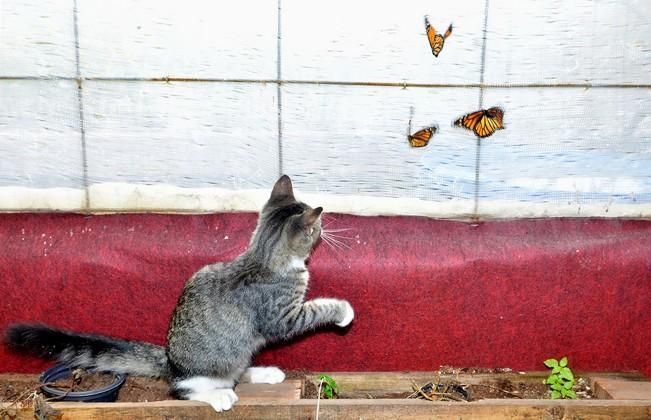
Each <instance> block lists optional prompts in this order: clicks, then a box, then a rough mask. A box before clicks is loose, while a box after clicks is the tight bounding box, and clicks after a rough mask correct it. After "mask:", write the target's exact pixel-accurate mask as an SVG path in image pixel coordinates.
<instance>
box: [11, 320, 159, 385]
mask: <svg viewBox="0 0 651 420" xmlns="http://www.w3.org/2000/svg"><path fill="white" fill-rule="evenodd" d="M4 341H5V344H6V345H7V347H9V348H10V349H11V350H13V351H14V352H17V353H21V354H29V355H33V356H37V357H40V358H43V359H49V360H51V359H55V360H58V361H60V362H64V363H67V364H69V365H71V366H74V367H81V368H93V369H97V370H100V371H107V372H116V373H127V374H131V375H137V376H150V377H166V376H167V374H168V363H167V355H166V354H165V348H164V347H161V346H156V345H154V344H149V343H142V342H136V341H127V340H118V339H114V338H109V337H104V336H100V335H92V334H78V333H74V332H70V331H65V330H61V329H57V328H52V327H49V326H47V325H43V324H14V325H11V326H10V327H9V328H8V329H7V331H6V333H5V340H4Z"/></svg>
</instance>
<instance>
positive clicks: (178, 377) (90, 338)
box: [5, 175, 354, 411]
mask: <svg viewBox="0 0 651 420" xmlns="http://www.w3.org/2000/svg"><path fill="white" fill-rule="evenodd" d="M322 210H323V209H322V208H321V207H317V208H315V209H313V208H311V207H309V206H308V205H307V204H304V203H301V202H299V201H297V200H296V199H295V198H294V193H293V190H292V183H291V180H290V179H289V177H288V176H286V175H285V176H283V177H281V178H280V179H279V180H278V181H277V182H276V184H275V186H274V188H273V191H272V192H271V197H270V198H269V201H268V202H267V203H266V204H265V206H264V208H263V209H262V211H261V212H260V216H259V219H258V224H257V227H256V229H255V232H254V233H253V237H252V238H251V242H250V245H249V248H248V250H247V251H245V252H244V253H243V254H242V255H240V256H239V257H237V258H236V259H235V260H233V261H231V262H225V263H221V262H220V263H215V264H212V265H208V266H206V267H204V268H202V269H201V270H199V271H198V272H197V273H195V274H194V275H193V276H192V277H191V278H190V280H189V281H188V282H187V283H186V285H185V288H184V290H183V293H182V294H181V297H180V298H179V301H178V303H177V306H176V308H175V310H174V314H173V316H172V320H171V323H170V327H169V331H168V335H167V347H160V346H156V345H153V344H149V343H141V342H133V341H126V340H118V339H113V338H108V337H103V336H98V335H88V334H77V333H73V332H69V331H64V330H59V329H55V328H51V327H48V326H45V325H30V324H15V325H13V326H11V327H9V329H8V330H7V333H6V337H5V341H6V343H7V345H8V346H9V347H10V348H12V349H13V350H15V351H17V352H22V353H29V354H33V355H36V356H39V357H43V358H48V359H57V360H59V361H62V362H66V363H69V364H72V365H74V366H78V367H85V368H96V369H99V370H103V371H112V372H120V373H129V374H133V375H141V376H152V377H164V378H167V379H168V380H169V382H170V384H171V389H172V392H173V393H174V394H175V395H176V396H177V397H180V398H183V399H190V400H197V401H203V402H206V403H208V404H210V405H211V406H212V407H213V408H214V409H215V410H216V411H222V410H228V409H230V408H231V407H232V406H233V404H234V403H235V402H236V401H237V395H235V392H233V387H234V385H235V383H236V382H238V381H241V382H254V383H279V382H282V381H283V380H284V378H285V374H284V373H283V372H282V371H281V370H280V369H278V368H275V367H250V364H251V360H252V358H253V356H254V355H255V354H256V352H258V350H260V349H261V348H262V347H263V346H264V345H266V344H268V343H272V342H277V341H280V340H284V339H286V338H288V337H291V336H294V335H297V334H301V333H303V332H305V331H307V330H312V329H314V328H316V327H318V326H321V325H326V324H335V325H338V326H340V327H345V326H347V325H348V324H350V323H351V321H352V320H353V317H354V313H353V309H352V307H351V306H350V304H349V303H348V302H347V301H344V300H337V299H323V298H322V299H314V300H311V301H307V302H305V301H304V297H305V292H306V290H307V285H308V279H309V274H308V271H307V268H306V266H305V260H306V259H307V258H308V256H309V255H310V252H311V250H312V247H313V246H314V244H315V243H316V242H317V241H318V239H319V236H320V234H321V217H320V216H321V211H322Z"/></svg>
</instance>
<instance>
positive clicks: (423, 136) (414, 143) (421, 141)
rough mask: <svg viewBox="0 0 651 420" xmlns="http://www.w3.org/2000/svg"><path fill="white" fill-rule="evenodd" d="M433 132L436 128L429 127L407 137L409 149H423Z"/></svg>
mask: <svg viewBox="0 0 651 420" xmlns="http://www.w3.org/2000/svg"><path fill="white" fill-rule="evenodd" d="M435 132H436V127H429V128H424V129H422V130H419V131H416V132H415V133H414V134H412V135H410V136H409V145H410V146H411V147H425V146H427V143H429V140H430V139H431V138H432V136H433V135H434V133H435Z"/></svg>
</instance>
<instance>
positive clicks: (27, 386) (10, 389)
mask: <svg viewBox="0 0 651 420" xmlns="http://www.w3.org/2000/svg"><path fill="white" fill-rule="evenodd" d="M440 372H441V374H446V373H458V372H461V373H469V374H475V373H490V374H495V377H494V378H493V379H492V380H491V381H490V382H489V381H486V382H485V383H479V384H467V385H466V384H462V383H459V382H456V381H454V380H452V379H447V380H441V379H439V382H436V379H435V378H432V383H429V384H418V386H419V387H420V388H421V390H422V391H425V392H423V393H425V394H426V396H423V395H422V394H423V393H418V392H414V391H415V389H404V390H400V389H397V390H395V391H393V392H389V393H385V394H382V395H378V394H374V395H373V396H368V395H367V396H364V395H359V394H349V395H346V394H345V393H343V395H340V396H339V397H340V398H365V397H366V398H408V397H410V398H423V399H437V400H441V399H442V400H448V401H454V400H465V401H476V400H481V399H486V398H527V399H546V398H549V391H548V390H547V387H546V385H544V384H543V383H542V381H531V380H528V381H525V380H523V381H518V380H517V379H513V376H512V375H511V378H506V377H503V378H500V377H499V376H500V375H499V373H509V372H510V370H501V371H499V370H496V369H472V368H469V369H465V370H460V369H455V370H454V371H450V372H447V371H445V369H442V370H441V371H440ZM315 377H316V375H314V374H313V373H308V372H305V371H290V372H287V378H288V379H303V380H304V389H303V397H302V398H304V399H310V398H316V397H317V391H318V390H317V385H316V379H315ZM113 379H114V376H113V375H110V374H96V373H84V374H83V375H82V377H81V380H80V381H78V383H77V384H75V385H74V390H75V391H82V390H89V389H96V388H98V387H101V386H105V385H107V384H109V383H111V382H112V381H113ZM334 379H335V380H336V377H335V378H334ZM70 384H71V379H64V380H60V381H57V385H60V387H61V388H62V389H68V388H69V387H70ZM40 385H41V384H40V383H39V382H38V378H37V377H36V376H34V375H19V374H16V375H2V380H0V402H17V401H28V400H29V399H30V398H33V396H34V392H35V391H38V390H39V389H40ZM428 385H429V387H428ZM574 389H575V391H576V392H577V394H578V395H579V398H592V395H591V391H590V389H589V387H588V386H587V384H586V382H585V381H583V380H582V379H578V380H577V384H576V386H575V388H574ZM427 396H429V398H427ZM169 399H172V397H171V396H170V395H169V386H168V384H167V382H166V381H164V380H160V379H159V380H157V379H150V378H141V377H133V376H129V377H127V380H126V382H125V383H124V385H123V386H122V388H121V389H120V393H119V396H118V401H120V402H148V401H162V400H169Z"/></svg>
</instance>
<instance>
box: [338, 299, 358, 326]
mask: <svg viewBox="0 0 651 420" xmlns="http://www.w3.org/2000/svg"><path fill="white" fill-rule="evenodd" d="M343 304H344V319H342V320H341V321H339V322H337V323H335V325H337V326H338V327H345V326H347V325H348V324H350V323H351V322H353V318H355V312H354V311H353V307H352V306H350V303H348V301H345V300H344V301H343Z"/></svg>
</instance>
